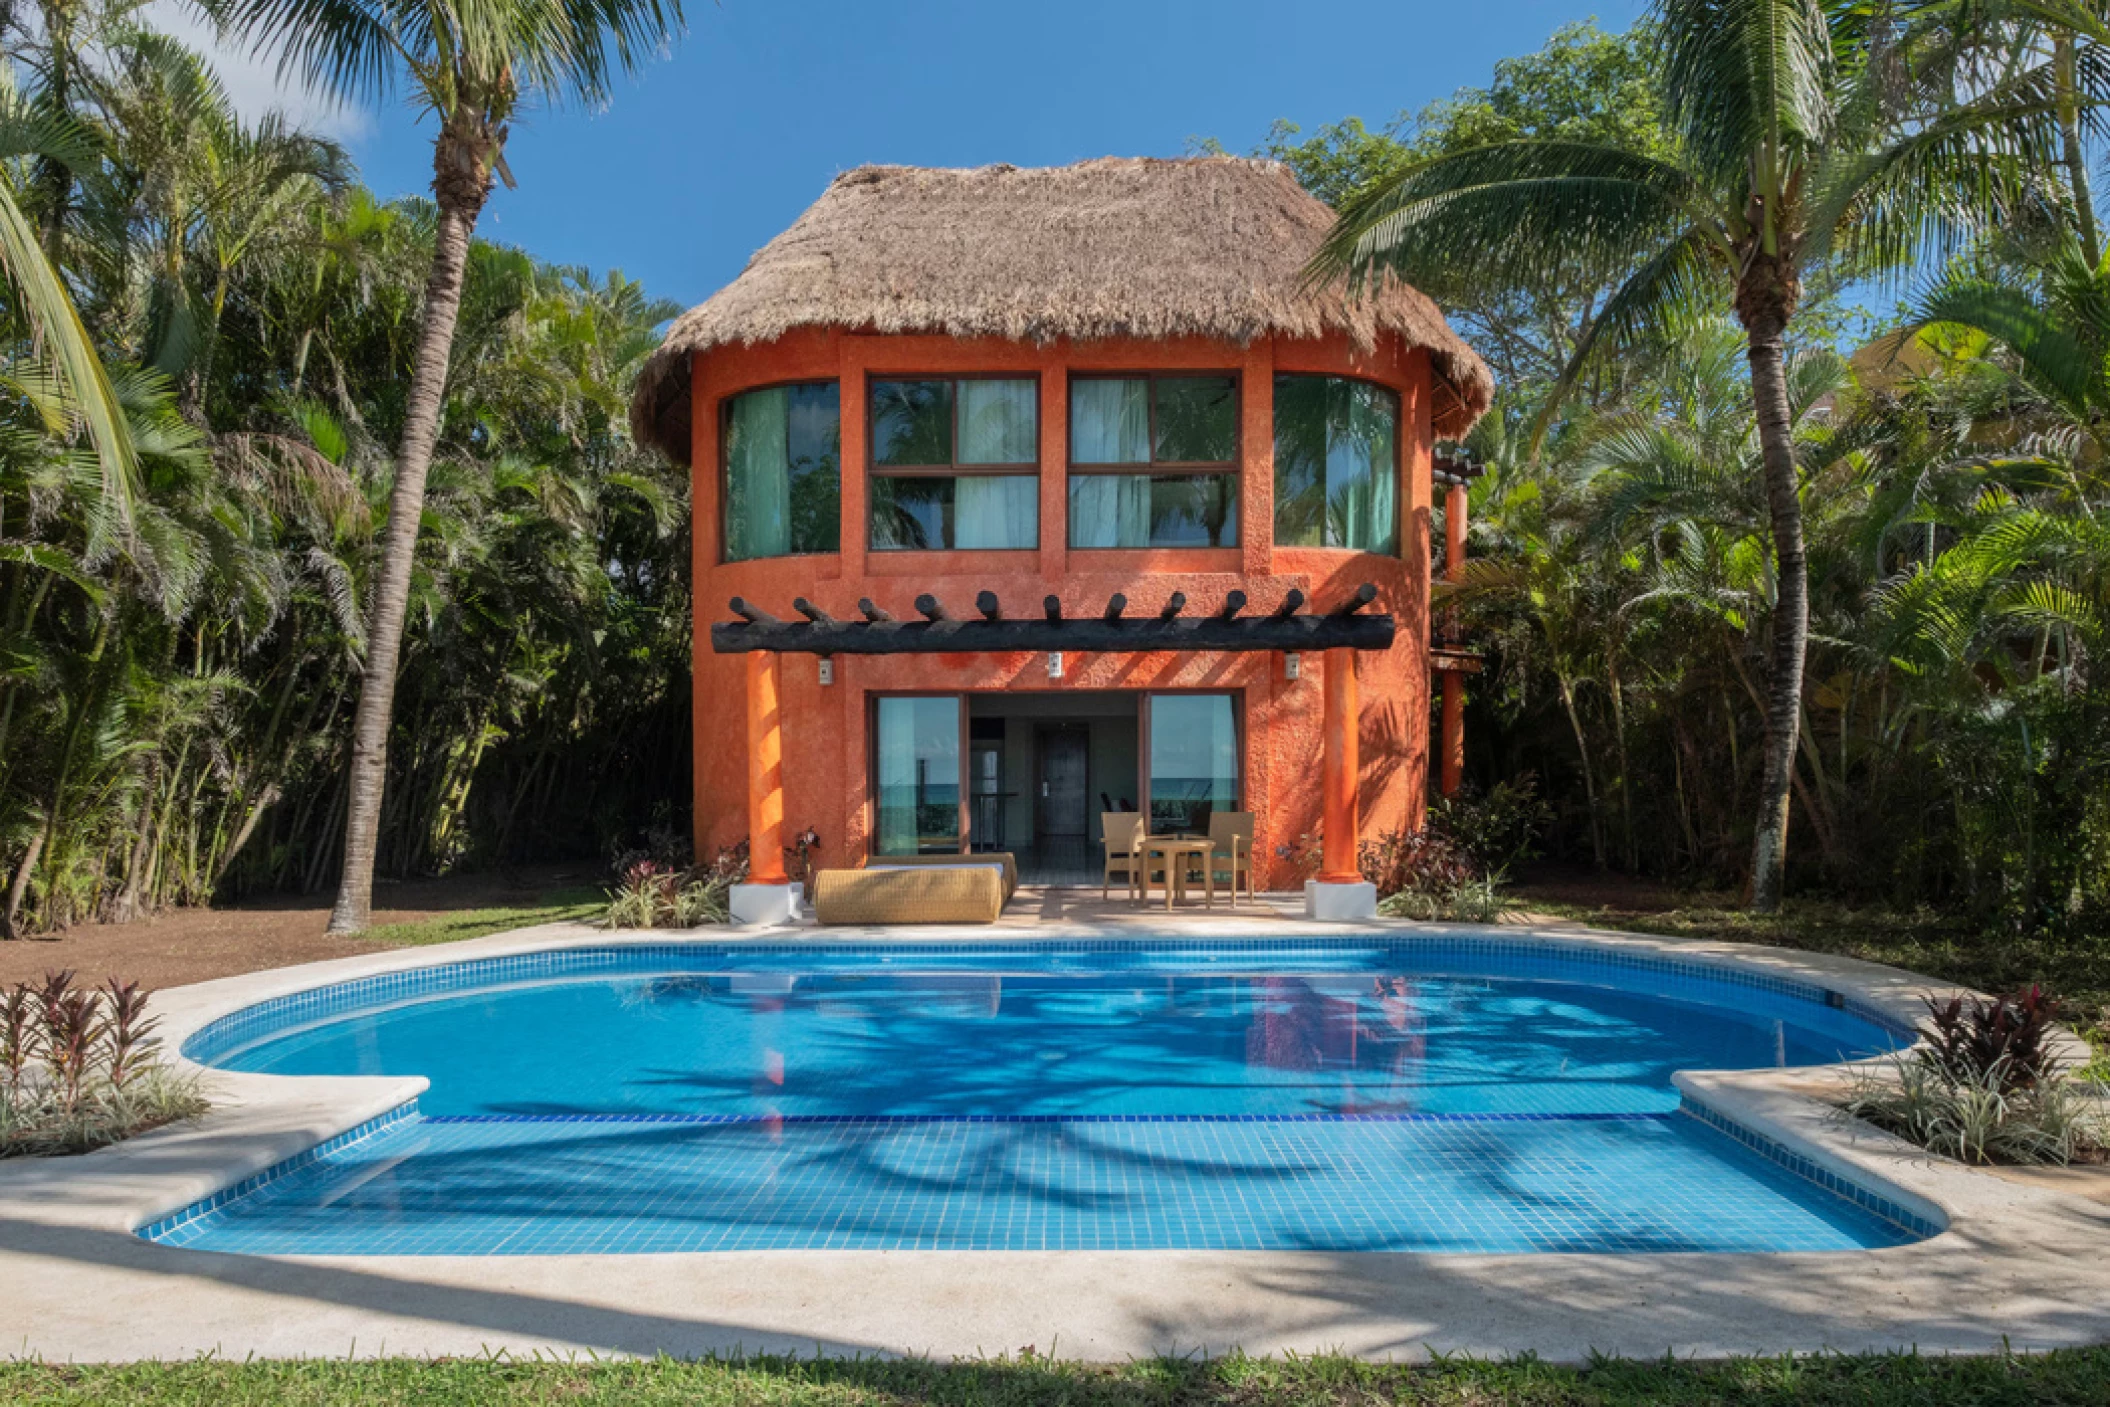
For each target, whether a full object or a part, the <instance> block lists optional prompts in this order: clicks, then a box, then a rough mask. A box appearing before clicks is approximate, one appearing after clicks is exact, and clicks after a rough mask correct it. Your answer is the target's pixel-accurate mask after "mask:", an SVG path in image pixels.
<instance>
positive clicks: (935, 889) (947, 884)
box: [813, 865, 1005, 924]
mask: <svg viewBox="0 0 2110 1407" xmlns="http://www.w3.org/2000/svg"><path fill="white" fill-rule="evenodd" d="M1004 899H1005V893H1004V881H1003V878H1002V876H1001V875H1000V874H999V873H998V872H997V870H996V869H995V868H993V867H991V866H988V865H979V866H968V865H936V866H926V865H911V866H904V867H900V868H895V869H884V870H822V871H821V872H820V873H819V874H817V875H815V876H814V877H813V914H814V917H815V918H817V919H819V920H820V921H821V922H822V923H830V924H881V923H995V922H996V919H997V915H999V914H1001V913H1002V912H1003V911H1004Z"/></svg>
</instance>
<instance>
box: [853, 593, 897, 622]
mask: <svg viewBox="0 0 2110 1407" xmlns="http://www.w3.org/2000/svg"><path fill="white" fill-rule="evenodd" d="M857 609H858V610H860V611H863V612H864V617H865V619H866V620H892V619H893V618H894V613H893V612H892V611H890V610H888V609H886V607H884V606H881V605H877V604H875V603H874V602H873V600H872V598H871V597H869V596H865V597H861V598H859V600H858V602H857Z"/></svg>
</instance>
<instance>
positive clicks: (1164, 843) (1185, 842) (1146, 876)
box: [1138, 835, 1216, 910]
mask: <svg viewBox="0 0 2110 1407" xmlns="http://www.w3.org/2000/svg"><path fill="white" fill-rule="evenodd" d="M1138 848H1139V849H1141V851H1142V852H1143V902H1144V903H1145V904H1148V903H1149V902H1150V857H1151V856H1153V855H1163V856H1164V857H1165V907H1166V909H1168V910H1169V909H1171V907H1172V900H1173V895H1174V893H1175V891H1177V893H1178V896H1179V897H1180V898H1181V899H1185V898H1186V897H1187V866H1186V863H1185V859H1186V857H1187V856H1189V855H1194V856H1199V857H1200V858H1201V861H1202V907H1203V908H1205V909H1213V908H1215V907H1216V872H1215V869H1214V867H1213V866H1211V865H1210V864H1209V856H1210V854H1211V853H1212V852H1213V851H1214V850H1215V848H1216V842H1215V841H1213V840H1211V839H1209V837H1207V836H1205V835H1199V836H1197V835H1150V836H1145V837H1144V838H1143V843H1142V845H1141V846H1140V847H1138Z"/></svg>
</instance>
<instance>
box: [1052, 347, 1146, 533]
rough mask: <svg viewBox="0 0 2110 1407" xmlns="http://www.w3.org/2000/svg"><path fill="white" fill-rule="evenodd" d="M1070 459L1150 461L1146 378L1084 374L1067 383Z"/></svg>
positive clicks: (1125, 461) (1077, 462)
mask: <svg viewBox="0 0 2110 1407" xmlns="http://www.w3.org/2000/svg"><path fill="white" fill-rule="evenodd" d="M1070 462H1071V463H1072V464H1148V463H1149V462H1150V383H1149V382H1148V381H1116V380H1101V379H1097V378H1085V379H1082V380H1077V381H1072V382H1071V383H1070ZM1078 545H1079V546H1080V547H1081V546H1083V545H1084V544H1082V543H1079V544H1078ZM1133 545H1140V544H1133Z"/></svg>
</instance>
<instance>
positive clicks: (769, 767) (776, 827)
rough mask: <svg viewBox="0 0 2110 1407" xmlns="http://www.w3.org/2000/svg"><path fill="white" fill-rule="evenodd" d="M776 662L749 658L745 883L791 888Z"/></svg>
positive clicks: (766, 656)
mask: <svg viewBox="0 0 2110 1407" xmlns="http://www.w3.org/2000/svg"><path fill="white" fill-rule="evenodd" d="M777 658H778V657H777V656H776V655H775V654H774V653H772V652H770V651H768V650H756V651H754V652H753V653H751V654H749V655H748V657H747V882H748V883H749V884H787V883H789V882H790V876H788V875H786V874H785V873H784V714H783V710H782V708H781V707H780V705H779V698H780V695H781V693H782V689H781V685H782V683H783V678H782V674H781V672H780V669H779V666H778V663H777Z"/></svg>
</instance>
